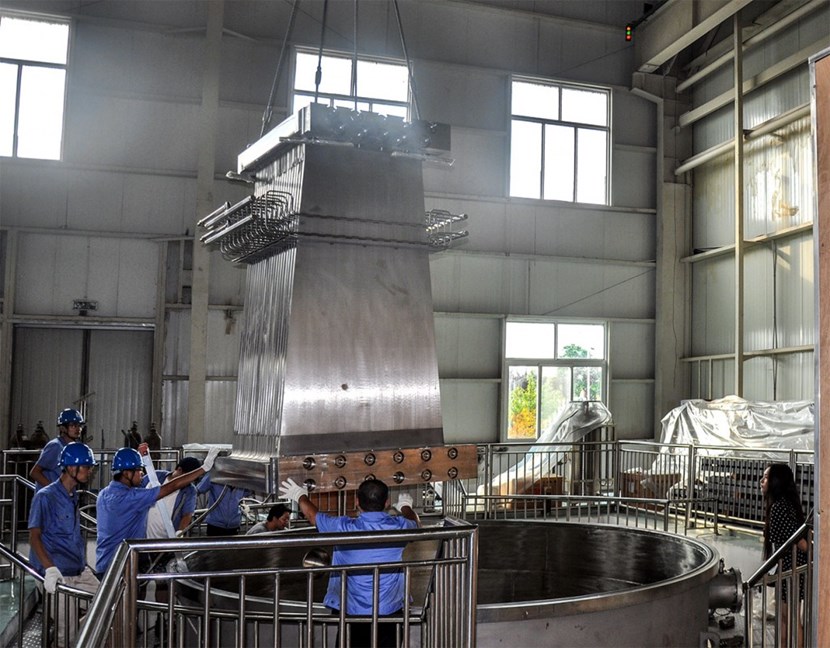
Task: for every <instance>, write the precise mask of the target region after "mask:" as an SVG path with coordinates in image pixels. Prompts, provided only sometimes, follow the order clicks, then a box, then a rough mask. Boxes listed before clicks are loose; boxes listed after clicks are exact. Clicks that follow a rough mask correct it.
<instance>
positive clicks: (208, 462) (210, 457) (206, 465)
mask: <svg viewBox="0 0 830 648" xmlns="http://www.w3.org/2000/svg"><path fill="white" fill-rule="evenodd" d="M218 454H219V448H217V447H216V446H214V447H212V448H211V449H210V450H208V453H207V457H205V460H204V461H203V462H202V470H204V471H205V472H210V469H211V468H213V462H214V461H216V457H217V455H218Z"/></svg>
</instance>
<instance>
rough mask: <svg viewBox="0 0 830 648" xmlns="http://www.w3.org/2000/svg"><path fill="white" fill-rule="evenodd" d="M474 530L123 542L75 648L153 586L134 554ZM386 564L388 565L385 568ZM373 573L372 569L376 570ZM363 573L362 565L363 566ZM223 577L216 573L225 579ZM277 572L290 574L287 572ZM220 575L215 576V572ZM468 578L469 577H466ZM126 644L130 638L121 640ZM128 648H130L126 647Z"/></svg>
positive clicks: (390, 539) (470, 528)
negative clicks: (143, 584) (123, 600)
mask: <svg viewBox="0 0 830 648" xmlns="http://www.w3.org/2000/svg"><path fill="white" fill-rule="evenodd" d="M475 529H476V527H475V525H474V524H470V523H468V522H463V521H459V523H458V524H457V525H456V526H447V527H427V528H420V529H410V530H403V531H384V532H376V533H315V534H309V535H302V536H298V535H295V534H284V535H273V536H235V537H233V538H222V539H218V538H217V539H210V538H199V539H196V540H194V539H187V538H176V539H156V540H126V541H124V542H122V543H121V544H120V545H119V547H118V549H117V550H116V553H115V556H114V558H113V560H112V562H111V563H110V566H109V568H108V569H107V572H106V574H105V575H104V577H103V580H102V581H101V585H100V587H99V589H98V592H97V594H96V595H95V598H94V599H93V601H92V604H91V606H90V609H89V613H88V614H87V617H86V622H85V623H84V624H83V625H82V627H81V629H80V631H79V633H78V636H77V645H79V646H99V645H104V643H105V642H106V636H107V633H108V632H109V631H110V628H111V626H112V625H113V621H114V620H115V616H116V613H117V611H118V608H119V605H118V598H119V597H120V596H121V594H122V592H124V591H125V590H126V595H127V596H128V597H129V598H130V599H131V600H130V601H128V604H132V603H135V596H136V593H137V585H138V582H139V581H149V580H158V579H159V578H161V576H160V575H158V574H138V573H137V564H138V554H139V552H142V551H145V552H172V553H186V552H188V551H190V550H194V549H198V550H201V551H212V550H227V549H228V545H229V543H232V544H233V547H234V550H246V549H247V550H250V549H254V550H255V549H257V548H264V547H274V546H281V545H293V546H296V545H300V546H304V547H305V546H308V547H320V546H331V545H335V544H336V545H338V546H344V545H355V544H369V545H374V544H391V543H399V542H400V543H408V542H417V541H419V540H438V541H446V540H463V539H464V538H465V537H467V536H469V535H470V533H471V532H474V531H475ZM390 564H391V563H390ZM394 564H402V565H416V566H417V565H419V564H420V563H419V562H417V561H402V563H394ZM360 567H361V566H359V565H355V566H345V565H338V566H336V567H328V568H316V567H311V568H307V569H306V571H309V572H317V571H321V570H322V571H334V570H335V569H336V570H338V571H342V572H346V571H354V570H358V569H359V568H360ZM375 567H376V566H375ZM363 568H364V569H365V565H364V566H363ZM224 571H226V570H223V572H221V573H224ZM281 571H295V570H294V568H288V569H284V570H281ZM216 573H217V574H219V573H220V572H216ZM190 575H191V576H194V575H195V576H199V575H211V576H212V575H213V572H199V573H196V572H193V573H192V574H190ZM468 577H470V576H469V575H468ZM125 639H126V640H128V642H129V638H128V637H127V638H125ZM127 645H131V644H129V643H128V644H127Z"/></svg>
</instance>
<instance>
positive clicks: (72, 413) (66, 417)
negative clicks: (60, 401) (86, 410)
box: [58, 407, 84, 425]
mask: <svg viewBox="0 0 830 648" xmlns="http://www.w3.org/2000/svg"><path fill="white" fill-rule="evenodd" d="M70 423H77V424H78V425H83V424H84V417H83V415H82V414H81V413H80V412H79V411H78V410H76V409H72V408H71V407H67V408H66V409H65V410H63V411H62V412H61V413H60V414H58V425H69V424H70Z"/></svg>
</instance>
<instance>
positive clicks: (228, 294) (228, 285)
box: [208, 250, 247, 306]
mask: <svg viewBox="0 0 830 648" xmlns="http://www.w3.org/2000/svg"><path fill="white" fill-rule="evenodd" d="M246 267H247V266H243V267H237V266H235V265H232V264H230V263H228V262H227V261H225V260H224V259H222V255H221V253H220V252H218V251H216V250H214V251H212V252H211V254H210V287H209V292H208V294H209V301H210V303H211V304H227V305H229V306H230V305H234V306H241V305H242V302H243V300H244V295H245V276H246V274H245V273H246Z"/></svg>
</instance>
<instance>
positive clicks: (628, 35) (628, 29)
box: [625, 25, 632, 43]
mask: <svg viewBox="0 0 830 648" xmlns="http://www.w3.org/2000/svg"><path fill="white" fill-rule="evenodd" d="M631 32H632V29H631V25H626V26H625V41H626V42H627V43H628V42H630V41H631Z"/></svg>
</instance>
